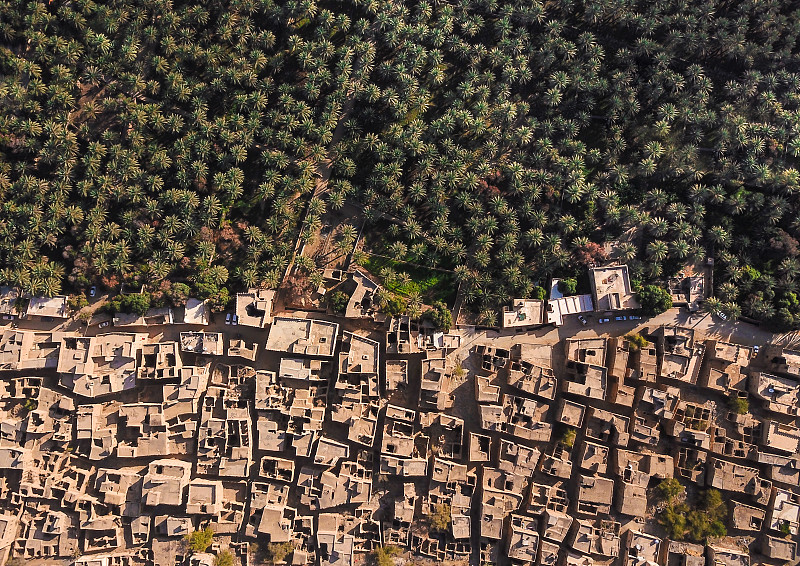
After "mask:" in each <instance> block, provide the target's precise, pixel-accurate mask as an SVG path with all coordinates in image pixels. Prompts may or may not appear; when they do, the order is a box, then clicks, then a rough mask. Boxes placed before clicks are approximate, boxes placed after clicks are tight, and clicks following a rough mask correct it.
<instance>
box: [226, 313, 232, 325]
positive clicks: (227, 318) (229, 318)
mask: <svg viewBox="0 0 800 566" xmlns="http://www.w3.org/2000/svg"><path fill="white" fill-rule="evenodd" d="M232 316H233V315H232V314H231V313H228V314H227V315H225V324H230V323H231V317H232Z"/></svg>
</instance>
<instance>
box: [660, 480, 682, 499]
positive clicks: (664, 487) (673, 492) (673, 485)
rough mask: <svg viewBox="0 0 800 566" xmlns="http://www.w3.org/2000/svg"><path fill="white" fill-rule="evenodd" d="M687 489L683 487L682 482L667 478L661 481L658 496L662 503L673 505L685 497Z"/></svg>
mask: <svg viewBox="0 0 800 566" xmlns="http://www.w3.org/2000/svg"><path fill="white" fill-rule="evenodd" d="M685 492H686V489H685V488H684V487H683V485H681V482H679V481H678V480H676V479H675V478H667V479H664V480H661V483H659V484H658V485H657V486H656V494H657V496H658V498H659V499H660V500H661V501H664V502H666V503H668V504H672V503H673V502H674V501H675V500H676V499H677V498H678V497H680V496H681V495H683V494H684V493H685Z"/></svg>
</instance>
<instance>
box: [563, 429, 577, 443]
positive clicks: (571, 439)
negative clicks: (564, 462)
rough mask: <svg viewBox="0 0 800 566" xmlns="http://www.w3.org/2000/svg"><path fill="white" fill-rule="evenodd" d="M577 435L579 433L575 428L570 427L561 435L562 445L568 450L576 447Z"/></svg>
mask: <svg viewBox="0 0 800 566" xmlns="http://www.w3.org/2000/svg"><path fill="white" fill-rule="evenodd" d="M577 435H578V433H577V431H576V430H575V429H574V428H572V427H568V428H567V429H566V430H565V431H564V434H562V435H561V444H563V445H564V446H565V447H566V448H572V447H573V446H574V445H575V437H576V436H577Z"/></svg>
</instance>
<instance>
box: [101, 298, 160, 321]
mask: <svg viewBox="0 0 800 566" xmlns="http://www.w3.org/2000/svg"><path fill="white" fill-rule="evenodd" d="M104 308H105V310H106V311H108V312H109V313H110V314H112V315H113V314H116V313H118V312H124V313H128V314H136V315H139V316H144V315H145V313H147V311H148V310H149V309H150V294H149V293H134V294H132V295H117V296H116V297H114V298H113V299H112V300H111V301H110V302H109V303H108V304H106V306H105V307H104Z"/></svg>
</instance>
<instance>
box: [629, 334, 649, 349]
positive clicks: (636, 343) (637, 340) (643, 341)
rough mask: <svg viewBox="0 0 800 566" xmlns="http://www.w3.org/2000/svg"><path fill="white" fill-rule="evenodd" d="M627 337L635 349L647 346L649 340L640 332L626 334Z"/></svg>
mask: <svg viewBox="0 0 800 566" xmlns="http://www.w3.org/2000/svg"><path fill="white" fill-rule="evenodd" d="M625 338H626V339H627V340H628V342H629V343H630V345H631V347H632V348H633V349H634V350H641V349H642V348H644V347H645V346H647V343H648V340H647V338H645V337H644V336H642V335H641V334H639V333H636V332H632V333H630V334H626V335H625Z"/></svg>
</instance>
